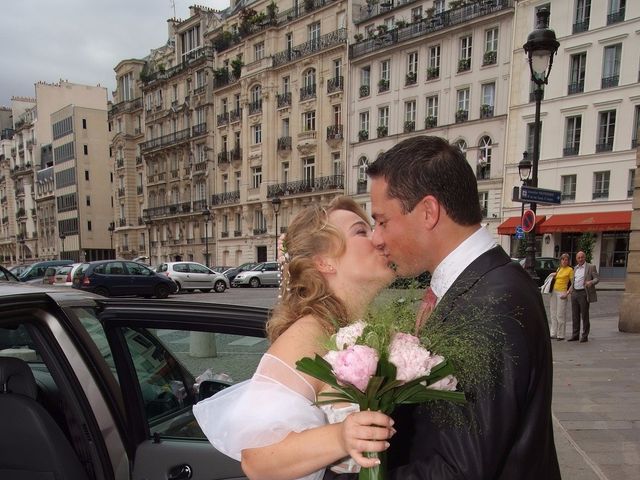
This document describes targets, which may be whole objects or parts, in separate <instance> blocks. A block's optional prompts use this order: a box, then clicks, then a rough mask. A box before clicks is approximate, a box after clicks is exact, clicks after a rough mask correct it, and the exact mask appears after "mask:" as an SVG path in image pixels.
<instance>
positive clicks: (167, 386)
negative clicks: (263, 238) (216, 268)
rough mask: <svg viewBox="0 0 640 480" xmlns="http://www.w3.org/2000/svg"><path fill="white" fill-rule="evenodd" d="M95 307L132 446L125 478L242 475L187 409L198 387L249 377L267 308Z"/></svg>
mask: <svg viewBox="0 0 640 480" xmlns="http://www.w3.org/2000/svg"><path fill="white" fill-rule="evenodd" d="M101 303H102V305H103V310H102V311H101V312H100V314H99V318H100V320H101V322H102V325H103V327H104V330H105V332H106V335H107V337H108V344H109V346H110V351H109V354H110V355H112V356H113V362H114V365H115V368H116V370H117V376H118V378H119V380H120V385H121V388H122V395H123V397H124V403H125V405H126V409H127V418H128V419H130V425H131V428H130V429H129V430H130V434H131V439H130V440H131V443H132V444H133V445H134V446H135V461H134V463H133V475H132V478H133V479H135V480H142V479H149V478H192V479H196V480H197V479H208V480H218V479H239V478H245V476H244V474H243V473H242V469H241V468H240V464H239V463H238V462H236V461H235V460H233V459H231V458H229V457H226V456H225V455H223V454H221V453H220V452H218V451H217V450H215V449H214V448H213V447H212V446H211V444H210V443H209V442H208V440H207V439H206V438H205V437H204V435H203V433H202V431H201V430H200V428H199V426H198V424H197V422H196V421H195V419H194V417H193V413H192V407H193V405H194V404H195V403H196V401H197V400H198V394H199V392H198V387H199V382H201V381H203V380H212V381H213V383H209V384H208V385H209V386H211V385H213V386H214V389H221V388H225V387H226V386H228V385H230V384H235V383H238V382H241V381H243V380H246V379H248V378H250V377H251V375H252V374H253V372H254V371H255V369H256V367H257V364H258V362H259V360H260V357H261V355H262V353H264V352H265V351H266V349H267V347H268V343H267V341H266V339H265V338H264V323H265V321H266V318H267V312H268V311H267V309H263V308H255V307H240V306H234V305H216V304H196V303H188V302H180V303H177V302H176V303H167V302H158V301H146V302H144V303H142V302H141V303H138V301H127V302H121V301H116V299H108V300H107V301H105V302H101ZM180 472H184V476H182V477H181V476H179V475H180ZM186 472H190V474H187V473H186Z"/></svg>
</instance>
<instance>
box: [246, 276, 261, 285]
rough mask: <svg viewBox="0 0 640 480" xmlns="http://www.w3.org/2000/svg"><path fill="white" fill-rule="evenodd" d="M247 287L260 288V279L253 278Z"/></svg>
mask: <svg viewBox="0 0 640 480" xmlns="http://www.w3.org/2000/svg"><path fill="white" fill-rule="evenodd" d="M249 285H250V286H251V288H258V287H259V286H260V279H259V278H257V277H253V278H252V279H251V280H249Z"/></svg>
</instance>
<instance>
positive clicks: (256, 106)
mask: <svg viewBox="0 0 640 480" xmlns="http://www.w3.org/2000/svg"><path fill="white" fill-rule="evenodd" d="M258 113H262V99H260V100H256V101H255V102H251V103H250V104H249V115H257V114H258Z"/></svg>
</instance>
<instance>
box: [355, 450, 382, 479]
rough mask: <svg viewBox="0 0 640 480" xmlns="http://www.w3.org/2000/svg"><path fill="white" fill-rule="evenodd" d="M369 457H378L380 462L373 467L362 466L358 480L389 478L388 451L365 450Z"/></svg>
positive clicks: (366, 455)
mask: <svg viewBox="0 0 640 480" xmlns="http://www.w3.org/2000/svg"><path fill="white" fill-rule="evenodd" d="M364 456H365V457H367V458H378V459H380V464H379V465H376V466H375V467H371V468H361V469H360V473H359V474H358V480H385V479H386V478H387V453H386V452H380V453H378V452H365V453H364Z"/></svg>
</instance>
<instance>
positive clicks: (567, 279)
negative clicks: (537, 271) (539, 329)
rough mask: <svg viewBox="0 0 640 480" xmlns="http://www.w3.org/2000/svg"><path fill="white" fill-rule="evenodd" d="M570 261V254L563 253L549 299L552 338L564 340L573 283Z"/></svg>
mask: <svg viewBox="0 0 640 480" xmlns="http://www.w3.org/2000/svg"><path fill="white" fill-rule="evenodd" d="M570 262H571V258H570V257H569V254H568V253H563V254H562V255H561V256H560V266H559V267H558V270H557V271H556V273H554V274H552V275H554V277H553V288H552V290H551V300H550V301H549V306H550V310H551V315H550V316H549V330H550V333H551V338H552V339H555V338H557V339H558V340H564V337H565V330H566V322H567V310H568V308H567V305H568V304H569V288H570V286H571V284H572V283H573V268H571V266H570V265H569V263H570Z"/></svg>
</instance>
